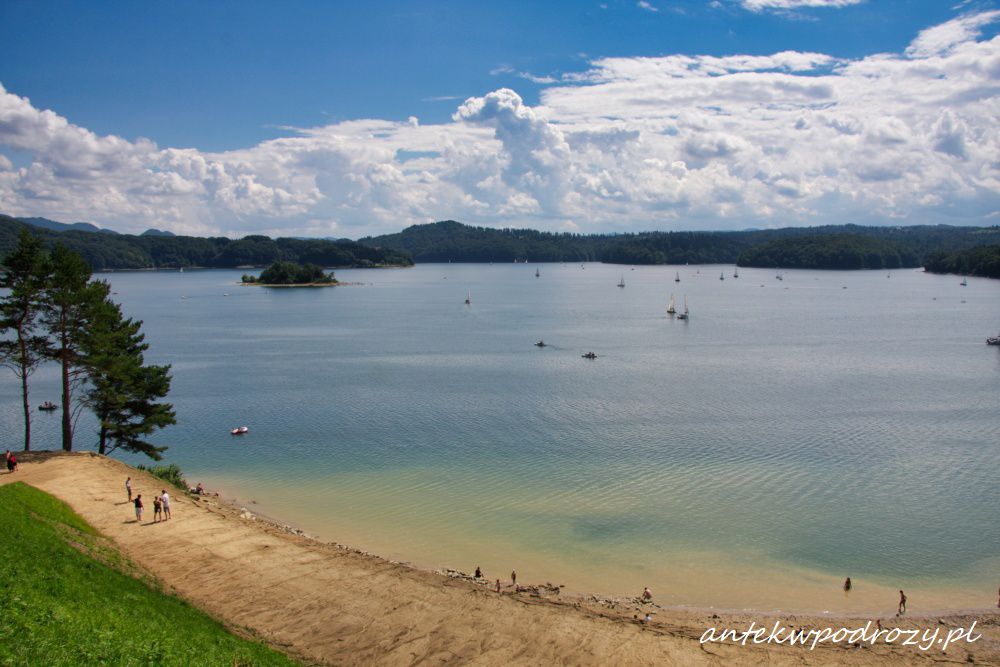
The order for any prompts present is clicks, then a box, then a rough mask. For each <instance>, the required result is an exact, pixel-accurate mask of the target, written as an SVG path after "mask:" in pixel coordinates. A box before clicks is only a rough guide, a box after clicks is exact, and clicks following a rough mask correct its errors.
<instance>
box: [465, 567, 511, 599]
mask: <svg viewBox="0 0 1000 667" xmlns="http://www.w3.org/2000/svg"><path fill="white" fill-rule="evenodd" d="M474 578H475V579H484V578H485V577H483V571H482V569H481V568H480V567H479V566H478V565H477V566H476V574H475V576H474ZM510 585H511V586H513V587H514V590H515V591H519V590H520V588H519V587H518V585H517V570H511V571H510ZM500 587H501V583H500V580H499V579H497V581H496V583H495V584H494V585H493V590H495V591H496V592H497V593H499V592H500Z"/></svg>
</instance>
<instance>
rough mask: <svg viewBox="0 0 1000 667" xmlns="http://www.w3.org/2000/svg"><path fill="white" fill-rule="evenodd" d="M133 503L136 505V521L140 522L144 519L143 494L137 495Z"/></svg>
mask: <svg viewBox="0 0 1000 667" xmlns="http://www.w3.org/2000/svg"><path fill="white" fill-rule="evenodd" d="M132 504H133V505H135V522H136V523H139V522H140V521H142V494H141V493H140V494H139V495H137V496H136V497H135V500H133V501H132Z"/></svg>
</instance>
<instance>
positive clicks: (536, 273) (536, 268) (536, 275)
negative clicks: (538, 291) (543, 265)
mask: <svg viewBox="0 0 1000 667" xmlns="http://www.w3.org/2000/svg"><path fill="white" fill-rule="evenodd" d="M541 275H542V274H540V273H539V272H538V267H537V266H536V267H535V277H536V278H538V277H539V276H541Z"/></svg>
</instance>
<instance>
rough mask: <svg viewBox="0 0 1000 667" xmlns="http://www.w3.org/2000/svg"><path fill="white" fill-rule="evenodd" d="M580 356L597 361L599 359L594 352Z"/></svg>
mask: <svg viewBox="0 0 1000 667" xmlns="http://www.w3.org/2000/svg"><path fill="white" fill-rule="evenodd" d="M580 356H581V357H583V358H584V359H596V358H597V355H596V354H594V353H593V352H587V353H586V354H581V355H580Z"/></svg>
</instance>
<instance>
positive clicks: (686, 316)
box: [677, 297, 691, 320]
mask: <svg viewBox="0 0 1000 667" xmlns="http://www.w3.org/2000/svg"><path fill="white" fill-rule="evenodd" d="M690 314H691V313H690V311H689V310H688V299H687V297H684V312H683V313H681V314H679V315H678V316H677V319H679V320H687V319H689V317H690Z"/></svg>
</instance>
